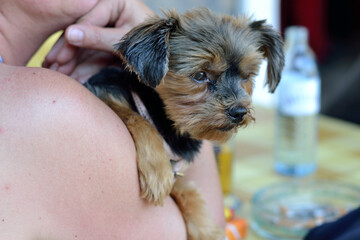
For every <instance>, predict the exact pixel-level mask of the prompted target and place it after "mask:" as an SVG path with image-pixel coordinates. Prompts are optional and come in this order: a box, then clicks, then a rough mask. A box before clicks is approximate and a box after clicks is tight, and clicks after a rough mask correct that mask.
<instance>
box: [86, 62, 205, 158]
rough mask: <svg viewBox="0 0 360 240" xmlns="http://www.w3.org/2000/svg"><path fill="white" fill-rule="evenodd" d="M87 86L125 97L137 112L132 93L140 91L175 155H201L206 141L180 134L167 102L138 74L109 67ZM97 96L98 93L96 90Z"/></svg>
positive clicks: (156, 124) (93, 78)
mask: <svg viewBox="0 0 360 240" xmlns="http://www.w3.org/2000/svg"><path fill="white" fill-rule="evenodd" d="M85 86H86V87H87V88H88V89H90V90H91V91H92V88H94V87H97V88H99V87H101V88H103V89H104V90H106V91H107V92H109V93H111V94H113V95H114V96H119V95H121V96H123V98H124V99H125V100H126V101H127V102H128V103H129V104H130V106H131V107H132V109H133V110H134V111H136V112H138V111H137V109H136V106H135V104H134V100H133V98H132V95H131V91H134V92H136V93H137V94H138V95H139V97H140V98H141V100H142V102H143V103H144V105H145V107H146V108H147V110H148V112H149V114H150V117H151V118H152V120H153V122H154V124H155V127H156V129H157V131H158V132H159V133H160V135H161V136H162V137H163V138H164V140H165V141H166V142H167V144H168V145H169V146H170V148H171V150H172V151H173V153H175V154H176V155H178V156H180V157H182V158H183V159H185V160H186V161H188V162H192V161H193V160H194V157H195V156H196V154H197V153H198V152H199V150H200V147H201V144H202V142H201V141H199V140H195V139H192V138H191V137H190V135H189V134H183V135H180V134H178V133H177V131H176V129H175V128H174V122H173V121H172V120H170V119H168V118H167V116H166V113H165V108H164V103H163V101H162V100H161V99H160V97H159V95H158V94H157V93H156V91H155V90H154V89H152V88H151V87H148V86H145V85H144V84H142V83H140V82H139V81H138V78H137V76H136V74H135V73H130V72H127V71H124V70H120V69H117V68H107V69H103V70H101V71H100V72H99V73H98V74H96V75H94V76H93V77H91V78H90V79H89V81H88V82H87V83H86V84H85ZM92 92H93V93H94V91H92Z"/></svg>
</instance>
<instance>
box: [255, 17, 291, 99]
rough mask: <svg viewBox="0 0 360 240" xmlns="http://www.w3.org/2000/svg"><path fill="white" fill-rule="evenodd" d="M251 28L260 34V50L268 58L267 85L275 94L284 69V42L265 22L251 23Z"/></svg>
mask: <svg viewBox="0 0 360 240" xmlns="http://www.w3.org/2000/svg"><path fill="white" fill-rule="evenodd" d="M249 26H250V28H251V29H252V30H253V31H256V32H258V33H259V34H260V39H259V42H260V49H261V51H263V52H264V57H266V58H267V61H268V66H267V80H266V84H267V85H268V87H269V91H270V92H274V91H275V89H276V87H277V85H278V84H279V81H280V78H281V71H282V69H283V67H284V52H283V41H282V38H281V36H280V34H279V33H278V32H276V31H275V30H274V29H273V28H272V27H271V26H270V25H265V20H261V21H254V22H252V23H250V25H249Z"/></svg>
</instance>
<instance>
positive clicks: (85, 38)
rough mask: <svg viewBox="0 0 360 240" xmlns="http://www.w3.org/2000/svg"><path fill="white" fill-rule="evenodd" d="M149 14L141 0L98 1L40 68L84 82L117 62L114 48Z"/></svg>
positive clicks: (74, 25)
mask: <svg viewBox="0 0 360 240" xmlns="http://www.w3.org/2000/svg"><path fill="white" fill-rule="evenodd" d="M151 14H152V11H151V10H150V9H149V8H148V7H147V6H146V5H145V4H144V3H142V2H141V1H140V0H100V1H99V2H98V3H97V4H96V5H95V6H94V7H93V8H92V10H90V11H89V12H88V13H87V14H85V15H84V16H82V17H81V18H80V19H79V20H78V21H77V22H76V23H75V24H73V25H70V26H69V27H68V28H67V29H66V30H65V33H64V34H63V35H62V36H61V37H60V39H59V40H58V41H57V42H56V44H55V45H54V46H53V48H52V49H51V51H50V52H49V54H48V55H47V56H46V58H45V61H44V62H43V67H48V68H50V69H53V70H57V71H59V72H62V73H64V74H67V75H69V76H71V77H73V78H75V79H76V80H78V81H81V82H85V81H86V80H87V79H88V78H89V77H90V76H92V75H93V74H95V73H97V72H98V71H99V69H101V68H103V67H104V66H106V65H111V64H112V63H114V62H116V60H117V59H115V58H114V56H113V54H112V53H113V45H114V44H116V43H118V42H119V40H120V39H121V38H122V37H123V36H124V35H125V34H126V33H127V32H128V31H129V30H130V29H132V28H133V27H134V26H136V25H137V24H139V23H141V22H142V21H143V20H144V19H145V18H146V17H147V16H150V15H151Z"/></svg>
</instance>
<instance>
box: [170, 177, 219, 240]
mask: <svg viewBox="0 0 360 240" xmlns="http://www.w3.org/2000/svg"><path fill="white" fill-rule="evenodd" d="M171 196H172V197H173V199H174V200H175V202H176V203H177V205H178V207H179V209H180V211H181V213H182V215H183V217H184V220H185V224H186V230H187V235H188V240H223V239H225V232H224V230H222V229H221V228H220V227H218V226H217V225H216V224H215V223H214V222H213V221H212V220H211V217H210V215H209V213H208V212H207V209H206V207H205V202H204V200H203V198H202V197H201V195H200V193H199V192H198V190H197V189H196V187H195V186H194V185H193V184H191V183H189V182H186V181H185V180H182V179H178V180H176V182H175V184H174V187H173V189H172V191H171Z"/></svg>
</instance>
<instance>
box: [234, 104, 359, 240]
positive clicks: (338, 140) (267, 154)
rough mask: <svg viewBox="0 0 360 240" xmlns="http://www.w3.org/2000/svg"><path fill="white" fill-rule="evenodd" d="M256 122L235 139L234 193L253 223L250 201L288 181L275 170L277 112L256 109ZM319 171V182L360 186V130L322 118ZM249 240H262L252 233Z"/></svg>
mask: <svg viewBox="0 0 360 240" xmlns="http://www.w3.org/2000/svg"><path fill="white" fill-rule="evenodd" d="M254 116H255V118H256V122H255V123H253V124H251V125H249V126H248V127H247V128H245V129H240V130H239V132H238V133H237V135H236V137H235V153H234V160H233V166H232V173H233V175H232V193H233V194H234V195H236V196H238V197H239V198H240V199H241V200H242V201H243V202H244V206H243V209H242V211H241V214H242V215H243V216H240V217H245V218H246V219H247V220H250V217H249V216H250V213H249V208H250V200H251V197H252V195H253V194H254V193H255V192H256V191H257V190H258V189H260V188H262V187H264V186H266V185H269V184H271V183H277V182H280V181H284V180H286V179H287V178H286V177H282V176H280V175H277V174H276V173H275V171H274V170H273V145H274V126H275V123H274V121H275V111H274V110H270V109H265V108H261V107H255V114H254ZM318 162H319V165H318V171H317V172H316V174H315V176H314V177H315V178H316V179H331V180H341V181H342V182H350V183H355V184H360V127H359V126H358V125H355V124H350V123H347V122H344V121H340V120H336V119H333V118H329V117H325V116H320V120H319V146H318ZM246 239H247V240H262V239H263V238H261V237H259V236H258V235H256V233H254V232H253V231H252V230H249V232H248V236H247V238H246Z"/></svg>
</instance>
